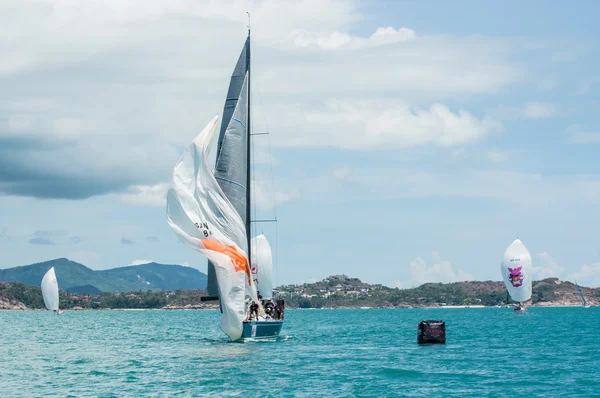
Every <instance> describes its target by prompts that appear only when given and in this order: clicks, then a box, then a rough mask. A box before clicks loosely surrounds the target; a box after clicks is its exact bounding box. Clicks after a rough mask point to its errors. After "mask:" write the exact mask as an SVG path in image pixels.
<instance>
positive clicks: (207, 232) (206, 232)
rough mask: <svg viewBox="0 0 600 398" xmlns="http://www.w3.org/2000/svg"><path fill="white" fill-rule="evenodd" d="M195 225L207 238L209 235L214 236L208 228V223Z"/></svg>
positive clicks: (196, 223)
mask: <svg viewBox="0 0 600 398" xmlns="http://www.w3.org/2000/svg"><path fill="white" fill-rule="evenodd" d="M194 225H195V226H196V228H198V229H199V230H201V231H202V233H203V234H204V237H205V238H208V235H212V232H211V230H210V228H209V227H208V223H206V222H199V223H198V222H195V223H194Z"/></svg>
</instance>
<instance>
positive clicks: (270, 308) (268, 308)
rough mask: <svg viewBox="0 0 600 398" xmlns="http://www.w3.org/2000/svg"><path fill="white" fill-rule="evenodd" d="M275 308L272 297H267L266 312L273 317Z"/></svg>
mask: <svg viewBox="0 0 600 398" xmlns="http://www.w3.org/2000/svg"><path fill="white" fill-rule="evenodd" d="M273 308H274V305H273V302H271V299H267V302H266V303H265V314H267V315H268V316H270V317H271V318H272V317H273Z"/></svg>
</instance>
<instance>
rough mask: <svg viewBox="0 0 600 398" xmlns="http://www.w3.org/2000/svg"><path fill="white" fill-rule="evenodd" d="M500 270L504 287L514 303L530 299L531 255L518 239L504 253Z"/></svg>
mask: <svg viewBox="0 0 600 398" xmlns="http://www.w3.org/2000/svg"><path fill="white" fill-rule="evenodd" d="M500 270H501V272H502V280H503V281H504V285H506V289H507V290H508V293H509V294H510V297H511V298H512V299H513V300H514V301H518V302H523V301H527V300H529V299H530V298H531V289H532V282H533V280H532V276H533V275H532V274H533V269H532V265H531V255H530V254H529V251H528V250H527V248H526V247H525V245H524V244H523V242H521V241H520V240H519V239H517V240H515V241H514V242H513V243H511V245H510V246H508V248H507V249H506V251H505V252H504V258H503V259H502V263H501V264H500Z"/></svg>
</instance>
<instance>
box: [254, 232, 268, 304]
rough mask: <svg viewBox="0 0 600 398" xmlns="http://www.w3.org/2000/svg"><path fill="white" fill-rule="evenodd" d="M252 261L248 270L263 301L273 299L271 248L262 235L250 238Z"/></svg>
mask: <svg viewBox="0 0 600 398" xmlns="http://www.w3.org/2000/svg"><path fill="white" fill-rule="evenodd" d="M251 245H252V250H251V253H252V261H251V262H250V263H251V267H250V270H251V272H252V278H253V281H254V283H255V284H256V290H258V291H260V294H261V296H262V297H263V299H265V300H266V299H270V298H273V256H272V254H271V246H270V245H269V241H268V240H267V238H266V237H265V236H264V235H262V234H261V235H258V236H255V237H254V238H252V241H251Z"/></svg>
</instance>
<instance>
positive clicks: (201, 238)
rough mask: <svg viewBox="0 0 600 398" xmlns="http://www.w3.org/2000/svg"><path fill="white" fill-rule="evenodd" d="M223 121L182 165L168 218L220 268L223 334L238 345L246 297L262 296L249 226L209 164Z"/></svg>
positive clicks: (214, 122) (190, 148)
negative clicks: (255, 280) (256, 286)
mask: <svg viewBox="0 0 600 398" xmlns="http://www.w3.org/2000/svg"><path fill="white" fill-rule="evenodd" d="M217 120H218V116H215V117H214V118H213V120H211V122H210V123H209V124H208V125H207V126H206V127H205V128H204V130H203V131H202V132H201V133H200V134H199V135H198V136H197V137H196V138H195V139H194V141H193V142H192V143H191V145H189V146H188V148H187V149H186V151H185V153H184V154H183V156H182V157H181V159H179V161H178V162H177V165H176V166H175V169H174V171H173V181H172V186H171V189H169V192H168V194H167V218H168V222H169V225H170V226H171V228H172V229H173V230H174V231H175V233H176V234H177V235H178V236H179V238H180V239H181V240H182V241H183V242H184V243H185V244H187V245H188V246H189V247H191V248H192V249H194V250H197V251H199V252H200V253H202V254H204V255H205V256H206V257H208V259H209V260H210V261H211V262H212V263H213V264H214V265H215V271H216V277H217V282H218V287H219V292H220V294H219V296H220V300H221V309H222V315H221V330H223V332H224V333H225V334H227V335H228V336H229V337H230V338H231V339H232V340H237V339H239V338H240V337H241V336H242V331H243V325H242V322H243V320H244V319H245V317H246V308H245V296H246V294H248V295H250V297H251V298H252V299H254V300H256V293H254V294H252V292H253V291H254V292H255V290H253V286H252V281H251V276H250V267H249V264H248V259H247V255H246V253H247V245H248V243H247V235H246V230H245V226H244V222H243V221H242V219H241V217H240V215H239V214H238V212H237V211H236V210H235V208H234V207H233V205H232V204H231V202H230V201H229V200H228V199H227V196H226V195H225V194H224V193H223V191H222V190H221V188H220V186H219V184H218V183H217V180H216V179H215V176H214V175H213V172H212V170H211V168H210V166H209V165H208V162H207V156H206V150H207V148H208V147H210V146H211V144H212V140H213V138H214V136H215V131H216V129H217Z"/></svg>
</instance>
